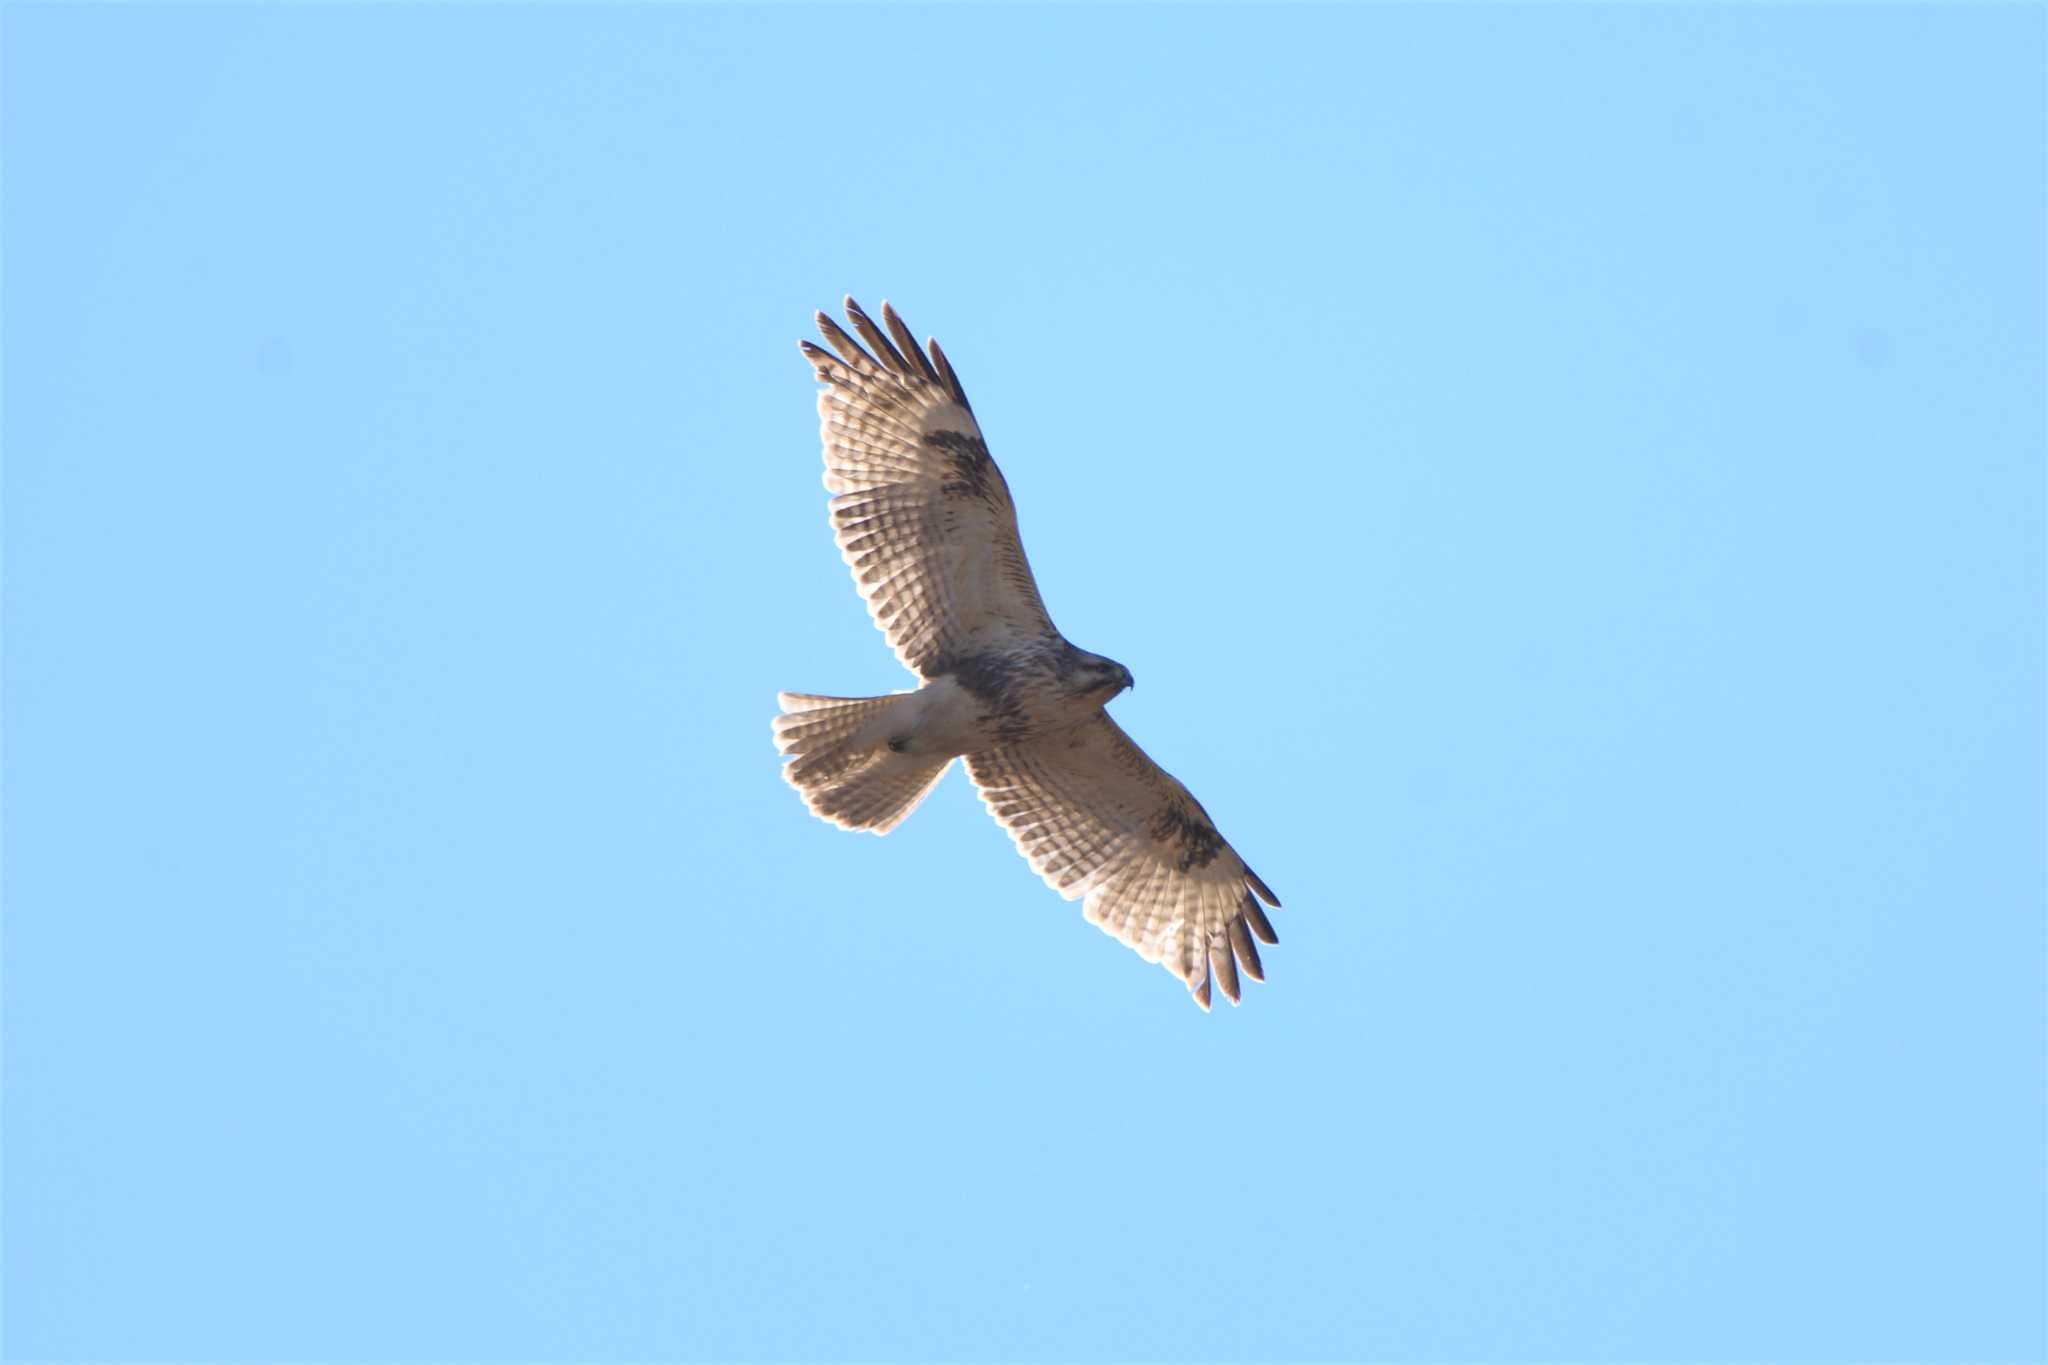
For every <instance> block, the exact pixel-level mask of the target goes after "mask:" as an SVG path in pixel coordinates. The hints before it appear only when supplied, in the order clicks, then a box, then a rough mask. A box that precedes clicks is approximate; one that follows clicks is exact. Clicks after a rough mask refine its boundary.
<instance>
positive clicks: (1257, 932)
mask: <svg viewBox="0 0 2048 1365" xmlns="http://www.w3.org/2000/svg"><path fill="white" fill-rule="evenodd" d="M846 310H847V318H848V320H849V321H850V322H851V323H852V324H853V326H854V329H855V330H856V331H858V332H859V333H860V334H861V336H862V337H863V338H864V339H865V340H866V341H867V343H868V347H869V348H871V349H863V348H862V347H861V345H860V344H859V343H858V342H856V341H854V340H853V338H852V337H850V336H849V335H848V334H847V333H846V332H844V331H843V330H841V329H840V328H839V327H838V326H837V325H836V324H835V323H834V322H833V321H832V320H831V319H830V318H829V317H827V316H826V315H825V314H823V313H820V314H818V326H819V329H820V331H822V332H823V333H824V335H825V337H826V339H827V340H828V341H829V342H831V344H832V346H833V348H834V351H836V352H837V354H836V355H835V354H833V353H832V352H828V351H826V350H824V349H823V348H821V347H818V346H814V345H812V344H811V343H809V342H804V343H802V346H803V351H804V355H805V357H806V358H807V359H809V360H810V361H811V363H812V365H813V366H814V367H815V369H816V371H817V374H818V378H819V379H820V380H821V381H823V382H824V383H825V385H826V386H827V387H826V389H825V391H824V392H823V393H822V394H821V395H820V397H819V402H818V411H819V414H820V416H821V418H822V419H823V434H824V444H825V486H826V487H827V488H828V489H830V490H831V491H832V492H833V494H834V495H835V496H834V497H833V499H832V504H831V505H832V522H833V528H834V532H835V534H836V536H837V538H838V541H839V547H840V551H841V553H842V555H843V556H844V557H845V559H846V562H847V563H848V565H849V566H851V567H852V569H853V573H854V580H855V583H856V585H857V586H858V587H859V588H860V591H861V595H862V596H863V597H864V598H865V599H866V600H867V603H868V609H869V611H870V613H871V614H872V615H873V616H874V618H875V624H876V625H877V626H879V627H881V629H882V631H883V632H884V633H885V634H886V635H887V636H888V638H889V642H890V644H891V645H892V646H893V647H894V648H895V650H896V654H897V657H898V658H900V659H902V661H903V663H904V664H905V666H907V667H908V668H910V669H911V670H912V671H913V672H914V673H916V674H917V675H918V677H919V679H920V680H921V681H922V683H923V685H922V686H921V687H919V688H918V689H917V690H915V691H911V692H902V693H898V694H896V695H894V696H888V697H821V696H812V695H808V694H804V693H790V692H785V693H783V694H782V706H783V714H782V715H780V716H778V717H776V720H775V735H776V742H777V745H778V747H780V748H781V749H782V751H783V752H784V753H786V754H789V755H791V756H792V758H791V761H790V762H789V763H788V764H787V765H785V767H784V768H783V773H784V776H786V777H787V778H788V779H789V781H790V782H791V783H792V784H793V785H794V786H795V787H796V788H797V790H798V791H800V792H801V793H802V794H803V797H804V800H805V802H806V803H807V804H808V805H809V806H810V808H811V809H812V811H813V812H815V813H816V814H817V815H819V816H820V817H821V818H824V819H827V820H830V821H832V822H833V823H835V824H838V825H842V826H844V827H846V828H849V829H865V830H871V831H873V832H875V833H877V834H886V833H888V831H889V830H891V829H893V828H895V827H896V825H897V824H899V823H900V822H901V821H902V820H903V818H904V817H905V816H907V815H909V814H910V812H911V811H912V810H914V809H915V808H916V806H917V804H918V803H919V802H920V801H922V800H923V799H924V797H925V795H926V794H927V793H928V792H930V790H931V789H932V787H933V785H935V784H936V783H937V782H938V780H939V778H940V777H941V776H943V775H944V773H945V770H946V766H947V764H949V763H950V762H951V761H952V760H953V759H955V758H963V759H965V761H966V763H967V768H968V772H969V774H970V776H972V778H973V779H974V783H975V786H976V788H977V789H978V790H979V791H980V793H981V797H982V800H983V802H984V803H985V804H986V805H987V806H988V808H989V810H990V812H991V813H993V814H994V815H995V817H996V818H997V820H999V821H1000V822H1001V823H1002V824H1003V825H1004V827H1005V828H1007V829H1008V830H1009V831H1010V834H1011V837H1012V838H1013V839H1015V840H1016V842H1017V846H1018V849H1019V851H1020V852H1022V853H1023V854H1024V856H1025V857H1026V858H1028V859H1030V860H1031V863H1032V865H1033V866H1034V867H1035V868H1037V869H1038V871H1039V873H1040V874H1041V875H1042V876H1043V877H1044V878H1045V879H1046V881H1047V882H1048V883H1049V884H1051V885H1052V886H1053V887H1054V889H1056V890H1058V891H1059V892H1060V893H1061V894H1062V895H1064V896H1067V897H1068V898H1069V899H1072V898H1075V897H1080V896H1086V897H1087V901H1086V907H1085V908H1086V913H1087V916H1088V918H1089V919H1091V920H1093V921H1095V922H1096V923H1098V924H1100V925H1101V926H1102V927H1103V928H1104V929H1105V930H1107V931H1108V932H1110V933H1113V934H1116V935H1117V936H1118V937H1119V938H1121V939H1123V941H1124V942H1126V943H1128V944H1129V945H1130V946H1131V947H1133V948H1135V949H1137V951H1138V952H1139V953H1140V954H1141V955H1143V956H1144V957H1146V958H1147V959H1148V960H1150V961H1156V962H1161V963H1163V964H1164V965H1165V966H1166V967H1167V968H1168V969H1169V970H1171V971H1173V972H1174V973H1175V974H1176V975H1178V976H1179V977H1181V978H1182V979H1183V980H1184V981H1185V982H1186V983H1187V986H1188V988H1189V990H1191V991H1193V992H1194V995H1195V998H1196V1000H1197V1001H1198V1002H1199V1003H1200V1004H1201V1005H1202V1006H1203V1008H1205V1009H1206V1008H1207V1007H1208V1004H1209V983H1210V980H1211V979H1212V974H1213V977H1214V979H1216V980H1219V981H1221V982H1222V985H1223V990H1224V993H1225V994H1226V995H1227V996H1228V997H1229V998H1230V999H1231V1000H1232V1001H1235V1000H1236V999H1237V998H1238V989H1239V988H1238V970H1237V969H1238V967H1239V966H1240V965H1242V966H1243V967H1244V969H1245V972H1246V974H1247V975H1250V976H1252V977H1254V978H1255V979H1263V969H1262V967H1261V966H1260V963H1259V957H1258V952H1257V950H1256V949H1255V948H1254V947H1253V944H1252V938H1253V936H1256V937H1258V938H1260V939H1263V940H1264V941H1265V942H1267V943H1272V942H1276V941H1277V940H1276V939H1275V938H1274V935H1273V930H1272V925H1271V924H1270V923H1269V922H1268V921H1267V919H1266V916H1265V912H1264V911H1263V910H1261V909H1260V908H1259V899H1261V898H1263V899H1264V900H1265V902H1266V903H1267V904H1268V905H1272V906H1275V907H1277V906H1278V905H1279V902H1278V901H1277V900H1275V899H1274V897H1273V894H1272V892H1270V891H1268V890H1267V889H1266V887H1265V884H1264V883H1263V882H1261V881H1260V880H1259V879H1258V877H1257V876H1256V875H1254V874H1253V873H1252V871H1251V870H1250V869H1249V868H1247V867H1246V866H1245V865H1244V863H1243V861H1242V860H1241V859H1240V858H1238V856H1237V854H1236V852H1235V851H1234V850H1232V849H1231V847H1230V845H1229V844H1228V843H1226V842H1224V840H1223V838H1222V836H1221V835H1219V834H1218V833H1217V832H1216V827H1215V825H1214V824H1213V823H1212V822H1211V821H1210V819H1209V817H1208V813H1207V812H1206V811H1204V810H1203V809H1202V807H1201V804H1200V803H1199V802H1197V801H1196V800H1195V799H1194V797H1193V796H1191V795H1189V793H1188V791H1187V789H1186V788H1185V787H1183V786H1181V784H1180V783H1178V782H1176V781H1174V779H1173V778H1172V777H1171V776H1169V775H1168V774H1166V773H1165V772H1164V771H1162V770H1161V769H1160V768H1159V767H1158V765H1157V764H1155V763H1153V762H1152V760H1151V759H1149V758H1147V757H1146V756H1145V753H1144V751H1143V750H1141V749H1139V748H1138V746H1137V745H1136V744H1134V743H1132V742H1131V740H1130V738H1129V737H1128V736H1126V735H1125V734H1124V732H1123V731H1122V729H1120V728H1119V727H1118V726H1117V724H1116V722H1115V721H1113V720H1111V719H1110V718H1109V716H1108V714H1107V713H1106V712H1105V711H1104V710H1103V706H1104V704H1105V703H1106V702H1108V701H1109V700H1110V698H1112V697H1114V696H1116V695H1117V694H1118V693H1119V692H1122V691H1123V690H1124V689H1125V688H1127V687H1129V686H1130V685H1131V675H1130V672H1129V670H1128V669H1126V668H1124V666H1123V665H1121V664H1119V663H1116V662H1115V661H1113V660H1110V659H1106V658H1104V657H1102V656H1101V655H1099V654H1091V653H1089V652H1088V651H1086V650H1082V649H1077V648H1076V647H1075V646H1074V645H1072V644H1071V643H1069V642H1068V641H1067V639H1066V637H1064V636H1063V635H1061V634H1060V633H1059V631H1058V630H1057V629H1055V628H1054V626H1053V624H1052V620H1051V618H1050V617H1049V616H1048V615H1047V614H1046V610H1045V605H1044V603H1043V602H1042V601H1040V599H1039V596H1038V588H1037V584H1036V582H1035V580H1034V579H1033V578H1032V575H1031V567H1030V565H1029V563H1028V562H1027V561H1026V560H1025V558H1024V549H1023V546H1022V544H1021V543H1020V542H1019V540H1018V536H1017V519H1016V511H1015V509H1014V507H1013V506H1012V505H1011V502H1010V491H1009V487H1008V485H1007V484H1006V483H1005V482H1004V480H1003V476H1002V471H1001V470H999V469H998V468H997V467H996V465H995V462H994V460H992V459H991V458H990V457H989V453H988V446H987V444H986V443H985V442H984V441H983V439H982V436H981V431H980V428H979V426H977V425H976V423H975V420H974V415H973V411H972V409H970V408H969V406H968V404H967V395H966V393H965V392H964V391H963V390H962V389H961V386H960V381H959V380H958V378H957V377H955V375H954V374H953V368H952V366H951V364H949V363H948V362H947V360H946V357H945V354H944V352H942V351H940V349H939V347H938V343H936V342H931V343H929V345H930V352H931V353H930V357H929V358H927V357H926V355H925V353H924V352H923V351H922V350H920V349H919V348H918V346H917V344H916V342H915V339H914V338H913V337H912V335H911V333H910V330H909V328H907V327H905V326H904V325H903V321H902V319H901V318H899V317H898V316H897V315H896V313H895V311H894V310H893V309H891V308H890V307H889V306H888V305H887V304H886V303H885V304H884V305H883V306H882V320H883V322H884V323H885V324H886V325H887V327H888V332H887V333H886V334H885V333H884V332H883V330H882V328H880V327H877V326H876V325H875V323H874V321H873V320H871V319H870V318H869V317H868V316H867V314H866V313H864V312H862V311H861V309H860V307H859V305H857V304H855V303H854V302H853V300H851V299H848V300H847V301H846Z"/></svg>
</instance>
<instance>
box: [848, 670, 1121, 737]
mask: <svg viewBox="0 0 2048 1365" xmlns="http://www.w3.org/2000/svg"><path fill="white" fill-rule="evenodd" d="M1015 701H1016V703H1017V704H1016V705H1015V706H1013V707H1011V708H1009V709H1007V710H1005V711H1002V712H998V711H996V710H993V709H992V707H991V704H990V702H989V701H988V700H987V699H986V698H984V697H978V696H976V695H975V694H974V693H972V692H969V691H968V690H967V689H966V688H964V687H962V686H960V684H959V683H957V682H955V681H954V680H953V679H951V678H940V679H938V680H937V681H936V682H929V683H926V684H925V685H924V686H923V687H921V688H919V689H918V690H917V691H916V692H913V693H911V694H910V695H909V696H907V697H905V698H904V699H903V702H902V703H901V704H900V705H899V706H897V707H896V708H895V709H894V712H893V713H892V715H891V716H890V724H889V735H888V740H889V747H890V748H892V749H894V750H896V751H897V752H898V753H912V754H925V755H936V754H946V755H948V756H956V755H959V754H969V753H975V752H978V751H980V750H984V749H990V748H994V747H995V746H996V745H998V744H1004V743H1011V744H1014V743H1020V742H1023V741H1025V740H1028V739H1035V738H1037V737H1039V736H1041V735H1043V734H1046V733H1048V732H1050V731H1054V730H1065V729H1069V728H1071V727H1073V726H1075V725H1078V724H1081V723H1082V722H1084V721H1087V720H1090V719H1092V718H1093V717H1094V716H1095V715H1096V714H1097V713H1099V712H1100V711H1101V710H1102V706H1101V703H1099V702H1089V701H1086V700H1083V699H1082V698H1079V697H1075V696H1072V695H1071V694H1068V695H1061V694H1058V693H1055V692H1053V691H1052V689H1050V688H1047V689H1045V690H1044V691H1039V690H1038V689H1025V690H1024V691H1023V692H1022V693H1021V694H1020V695H1019V696H1017V697H1016V699H1015Z"/></svg>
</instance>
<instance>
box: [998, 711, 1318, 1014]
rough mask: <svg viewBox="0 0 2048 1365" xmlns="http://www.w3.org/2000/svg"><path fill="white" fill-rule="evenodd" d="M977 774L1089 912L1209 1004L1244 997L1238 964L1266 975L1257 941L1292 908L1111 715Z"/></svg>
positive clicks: (1057, 883) (1016, 832) (1006, 824)
mask: <svg viewBox="0 0 2048 1365" xmlns="http://www.w3.org/2000/svg"><path fill="white" fill-rule="evenodd" d="M967 771H968V773H969V775H971V776H972V777H973V779H974V785H975V787H976V788H977V789H978V790H979V791H980V793H981V799H982V803H983V804H984V805H986V806H987V807H988V809H989V813H990V814H991V815H993V816H995V818H996V819H997V821H998V822H1000V823H1001V824H1002V826H1003V828H1005V829H1007V830H1008V831H1009V832H1010V837H1011V838H1012V839H1014V840H1015V841H1016V844H1017V851H1018V852H1020V853H1022V854H1023V855H1024V856H1025V857H1026V858H1028V859H1029V860H1030V862H1031V866H1032V867H1033V868H1034V869H1036V870H1037V872H1038V874H1039V875H1040V876H1041V877H1043V878H1045V881H1046V884H1047V885H1048V886H1050V887H1052V889H1053V890H1055V891H1057V892H1059V893H1060V894H1061V895H1062V896H1064V897H1066V898H1067V899H1068V900H1076V899H1079V898H1080V897H1083V896H1085V897H1087V900H1086V901H1085V902H1084V904H1083V906H1082V913H1084V914H1085V915H1086V916H1087V917H1088V919H1089V920H1090V921H1091V922H1092V923H1094V924H1096V925H1099V926H1100V927H1101V928H1102V930H1103V931H1104V932H1105V933H1110V934H1114V935H1116V936H1117V937H1118V938H1120V939H1122V940H1123V941H1124V942H1125V943H1126V944H1128V945H1129V946H1130V947H1132V948H1134V949H1136V950H1137V952H1138V955H1139V956H1140V957H1142V958H1144V959H1145V960H1146V961H1147V962H1157V963H1159V964H1160V965H1162V966H1164V967H1165V968H1166V969H1167V970H1168V971H1170V972H1172V973H1173V974H1174V975H1175V976H1178V977H1179V978H1180V979H1181V980H1183V981H1185V982H1186V983H1187V987H1188V989H1189V990H1190V991H1192V992H1193V993H1194V997H1195V1003H1197V1004H1199V1005H1200V1006H1201V1007H1202V1008H1203V1009H1208V1008H1209V983H1210V981H1211V979H1212V977H1213V979H1214V980H1216V981H1218V982H1220V983H1221V984H1222V986H1223V994H1224V995H1226V996H1228V997H1229V998H1230V1002H1231V1003H1232V1004H1236V1003H1237V999H1238V968H1239V967H1240V966H1241V967H1243V969H1244V973H1245V975H1247V976H1249V977H1251V978H1252V980H1254V981H1263V980H1265V979H1266V975H1265V970H1264V968H1263V967H1262V966H1261V965H1260V963H1259V953H1258V949H1257V948H1256V947H1255V946H1254V945H1253V943H1252V937H1253V935H1257V936H1258V937H1259V938H1260V939H1262V940H1264V941H1265V942H1267V943H1278V942H1279V941H1280V940H1279V939H1278V938H1277V937H1276V936H1275V935H1274V933H1273V926H1272V924H1271V923H1270V922H1269V921H1268V920H1267V919H1266V912H1265V911H1264V910H1261V909H1260V908H1259V901H1260V900H1264V901H1265V902H1266V904H1267V905H1270V906H1272V907H1274V908H1275V909H1278V908H1279V906H1280V902H1279V901H1278V900H1277V899H1275V898H1274V896H1273V893H1272V892H1271V891H1269V890H1267V888H1266V884H1265V883H1264V882H1262V881H1260V880H1259V878H1258V874H1257V873H1255V872H1253V871H1252V870H1251V869H1250V868H1248V867H1246V866H1245V865H1244V859H1242V858H1240V857H1238V856H1237V851H1236V850H1235V849H1233V848H1231V846H1230V845H1229V844H1228V843H1225V842H1224V839H1223V836H1222V835H1220V834H1218V833H1217V832H1216V826H1215V824H1214V823H1212V822H1211V821H1210V819H1209V813H1208V812H1207V811H1205V810H1203V809H1202V803H1201V802H1199V801H1197V800H1195V798H1194V797H1193V796H1191V795H1189V793H1188V789H1187V788H1186V787H1183V786H1182V785H1181V784H1180V783H1179V782H1177V781H1175V780H1174V778H1173V776H1172V775H1171V774H1170V773H1168V772H1167V771H1166V770H1165V769H1163V768H1161V767H1160V766H1159V765H1158V764H1157V763H1154V762H1153V761H1152V760H1151V759H1150V758H1149V757H1147V756H1146V754H1145V751H1144V750H1143V749H1140V748H1139V747H1138V746H1137V745H1136V744H1134V743H1132V742H1131V737H1130V736H1129V735H1127V734H1125V733H1124V732H1123V730H1122V728H1121V727H1119V726H1118V725H1117V723H1116V722H1115V721H1113V720H1111V719H1110V718H1109V717H1108V716H1107V715H1106V714H1105V715H1101V716H1098V717H1097V718H1096V719H1095V720H1093V721H1090V722H1088V723H1087V724H1084V725H1082V726H1080V727H1078V728H1077V729H1075V730H1074V731H1072V732H1070V733H1069V734H1067V735H1064V736H1055V737H1051V738H1047V739H1040V740H1034V741H1031V742H1029V743H1025V744H1016V745H1006V746H1003V747H1000V748H996V749H991V750H988V751H986V752H983V753H975V754H969V755H967Z"/></svg>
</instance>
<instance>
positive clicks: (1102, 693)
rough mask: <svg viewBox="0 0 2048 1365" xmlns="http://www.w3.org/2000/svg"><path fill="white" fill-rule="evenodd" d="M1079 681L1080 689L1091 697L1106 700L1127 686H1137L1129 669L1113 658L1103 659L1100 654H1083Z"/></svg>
mask: <svg viewBox="0 0 2048 1365" xmlns="http://www.w3.org/2000/svg"><path fill="white" fill-rule="evenodd" d="M1079 682H1080V684H1081V689H1082V691H1084V692H1086V693H1087V694H1088V695H1089V696H1091V697H1099V698H1101V699H1102V700H1103V701H1108V700H1109V699H1110V698H1111V697H1114V696H1115V695H1116V694H1117V693H1119V692H1121V691H1123V690H1124V689H1125V688H1127V687H1135V686H1137V684H1136V682H1134V681H1133V680H1132V678H1131V670H1130V669H1128V668H1125V667H1124V666H1123V665H1122V664H1120V663H1118V662H1117V661H1116V660H1115V659H1105V658H1103V657H1102V656H1101V655H1100V654H1083V655H1082V656H1081V668H1080V676H1079Z"/></svg>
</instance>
